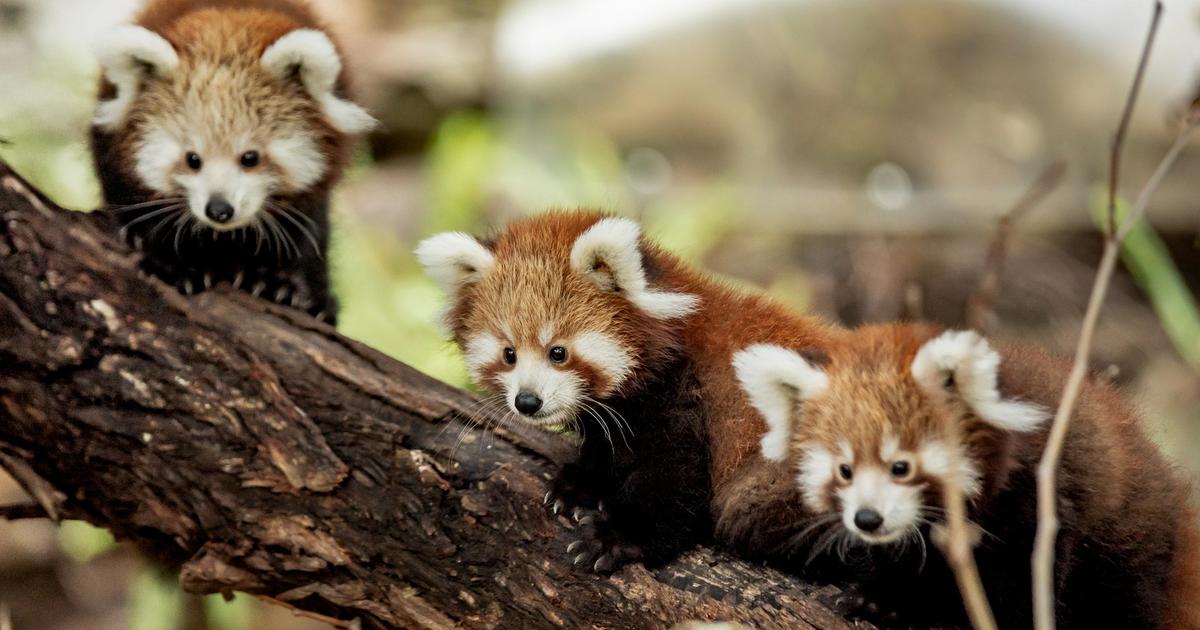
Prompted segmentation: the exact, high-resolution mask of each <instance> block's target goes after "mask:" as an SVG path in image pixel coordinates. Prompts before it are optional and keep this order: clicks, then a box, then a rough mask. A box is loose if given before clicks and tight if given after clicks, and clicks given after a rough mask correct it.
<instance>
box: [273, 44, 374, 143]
mask: <svg viewBox="0 0 1200 630" xmlns="http://www.w3.org/2000/svg"><path fill="white" fill-rule="evenodd" d="M260 63H261V64H262V67H263V68H264V69H265V70H266V71H267V72H268V73H270V74H271V75H272V76H274V77H276V78H279V79H285V78H287V77H289V76H291V74H292V72H293V71H294V70H297V69H298V70H299V75H300V82H301V83H302V84H303V85H304V89H305V91H307V92H308V93H309V95H310V96H312V97H313V99H315V100H316V101H317V105H319V106H320V108H321V112H322V113H323V114H324V115H325V119H326V120H327V121H328V122H329V124H331V125H333V127H334V128H335V129H337V130H338V131H340V132H342V133H346V134H357V133H363V132H365V131H370V130H371V129H372V128H373V127H374V126H375V124H376V121H375V119H374V118H372V117H371V115H370V114H368V113H367V111H366V110H365V109H363V108H362V107H359V106H358V105H356V104H355V103H352V102H350V101H347V100H345V99H342V98H338V97H337V96H336V95H335V94H334V93H333V89H334V87H335V86H336V84H337V79H338V75H340V74H341V73H342V60H341V58H340V57H339V56H338V52H337V48H335V47H334V45H333V42H332V41H330V39H329V36H328V35H326V34H325V33H322V32H321V31H318V30H315V29H307V28H305V29H298V30H295V31H292V32H290V33H288V34H287V35H284V36H283V37H280V38H279V39H278V40H276V42H275V43H274V44H271V46H269V47H268V48H267V49H266V50H265V51H264V52H263V55H262V58H261V59H260Z"/></svg>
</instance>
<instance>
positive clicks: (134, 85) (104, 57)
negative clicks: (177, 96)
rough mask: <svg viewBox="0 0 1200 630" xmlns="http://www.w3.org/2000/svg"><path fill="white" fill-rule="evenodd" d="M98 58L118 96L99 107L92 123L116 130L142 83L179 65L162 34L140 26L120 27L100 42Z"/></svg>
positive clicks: (97, 52)
mask: <svg viewBox="0 0 1200 630" xmlns="http://www.w3.org/2000/svg"><path fill="white" fill-rule="evenodd" d="M96 58H97V59H98V60H99V61H100V69H101V71H102V72H103V73H104V78H105V79H106V80H107V81H108V82H109V83H112V84H113V85H114V86H116V88H117V96H116V97H115V98H113V99H112V100H108V101H104V102H102V103H100V105H99V106H98V107H97V108H96V114H95V116H94V117H93V119H92V124H94V125H96V126H97V127H100V128H101V129H104V130H105V131H114V130H116V129H117V128H118V127H120V126H121V124H122V123H124V122H125V117H126V116H127V115H128V114H129V108H130V106H132V105H133V99H135V98H137V95H138V92H140V91H141V89H142V82H143V81H145V80H146V79H148V78H151V77H168V76H170V75H171V73H173V72H174V71H175V68H176V67H178V66H179V55H177V54H176V53H175V49H174V48H173V47H172V46H171V43H170V42H168V41H167V40H166V39H164V38H163V36H162V35H159V34H158V33H155V32H154V31H151V30H149V29H146V28H142V27H141V26H131V25H126V26H120V27H117V28H115V29H113V30H112V31H111V32H109V33H108V34H107V35H106V36H105V37H104V38H103V39H101V40H100V41H99V42H97V45H96Z"/></svg>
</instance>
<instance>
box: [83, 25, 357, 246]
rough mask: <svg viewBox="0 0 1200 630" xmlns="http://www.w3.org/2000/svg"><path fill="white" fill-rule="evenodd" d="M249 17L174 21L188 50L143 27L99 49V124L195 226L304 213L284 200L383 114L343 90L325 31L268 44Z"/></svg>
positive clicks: (235, 225) (140, 174) (314, 179)
mask: <svg viewBox="0 0 1200 630" xmlns="http://www.w3.org/2000/svg"><path fill="white" fill-rule="evenodd" d="M239 15H241V14H239V13H236V12H224V11H222V10H219V9H206V10H200V11H195V12H192V13H189V14H187V15H186V16H185V17H183V18H181V19H180V20H179V22H177V23H175V24H174V25H173V29H174V31H175V33H176V35H175V37H177V38H178V37H180V36H179V33H187V34H188V35H187V36H186V37H185V38H184V41H186V43H185V44H184V46H185V48H184V49H183V50H176V48H175V46H174V45H172V43H171V42H169V41H167V39H166V38H164V37H163V36H162V35H160V34H159V33H156V32H154V31H151V30H148V29H146V28H142V27H140V26H122V27H119V28H117V29H115V30H114V31H113V32H112V33H111V34H109V36H108V37H107V38H106V39H105V41H104V42H103V43H102V44H101V46H100V47H99V48H98V53H99V56H100V62H101V65H102V66H103V69H104V77H105V80H106V82H107V83H108V84H110V85H111V86H113V87H115V96H114V97H113V98H111V99H109V100H106V101H102V102H101V103H100V104H99V105H98V107H97V109H96V115H95V118H94V120H93V123H94V124H95V125H96V127H98V128H99V129H101V130H102V131H104V132H106V133H111V134H115V135H116V136H117V139H118V143H119V144H120V146H122V147H123V149H124V151H123V156H124V157H126V158H127V159H128V161H129V164H128V165H126V169H127V170H128V171H129V172H130V174H131V175H133V176H136V177H137V178H138V179H139V180H140V182H141V183H142V184H143V186H144V187H145V188H146V189H148V190H150V191H152V192H153V193H155V194H156V195H157V196H158V197H159V198H160V199H163V200H166V199H170V200H175V201H177V202H178V203H179V204H181V206H183V207H186V209H187V210H188V213H187V214H185V215H183V216H184V217H186V218H188V219H190V222H191V223H192V225H194V226H201V227H206V228H209V229H213V230H218V231H226V230H236V229H239V228H244V227H247V226H255V227H258V228H260V229H262V227H263V225H262V223H263V222H265V223H266V226H267V227H268V228H271V227H274V228H276V229H277V228H278V227H279V226H277V225H276V226H272V222H278V221H284V222H288V221H295V220H296V219H295V217H294V215H295V214H297V213H296V212H295V210H296V209H295V208H292V207H290V206H289V205H288V202H287V201H286V200H287V199H288V198H289V197H292V196H296V195H299V194H301V193H304V192H307V191H309V190H311V189H312V188H313V187H314V186H317V185H318V184H320V183H321V182H323V181H324V180H325V178H326V177H327V176H329V174H330V171H331V169H333V164H332V161H333V160H335V159H336V158H337V156H336V155H334V154H335V153H336V152H337V151H336V147H337V146H338V143H339V140H340V138H341V137H342V134H355V133H361V132H363V131H366V130H367V129H369V128H370V127H371V126H372V125H373V124H374V120H373V119H372V118H371V117H370V115H368V114H367V113H366V112H365V111H364V110H363V109H362V108H360V107H358V106H357V105H355V104H354V103H351V102H350V101H347V100H345V99H343V98H341V97H340V96H338V95H337V94H335V86H336V83H337V81H338V77H339V76H340V74H341V67H342V66H341V60H340V58H339V55H338V52H337V50H336V49H335V47H334V45H333V42H331V41H330V40H329V38H328V37H327V36H326V35H325V34H324V33H322V32H321V31H317V30H313V29H297V30H293V31H291V32H289V33H287V34H285V35H283V36H282V37H279V38H278V39H277V40H276V41H274V42H273V43H270V44H269V45H267V46H266V48H265V50H264V49H263V45H264V42H261V41H258V40H256V39H255V38H256V37H258V34H257V32H256V30H255V29H254V28H252V27H247V26H246V25H245V24H243V23H241V22H239V21H238V20H239ZM171 207H174V206H171ZM273 214H274V215H276V216H272V215H273Z"/></svg>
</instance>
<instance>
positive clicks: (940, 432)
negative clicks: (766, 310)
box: [725, 324, 1200, 629]
mask: <svg viewBox="0 0 1200 630" xmlns="http://www.w3.org/2000/svg"><path fill="white" fill-rule="evenodd" d="M826 351H827V357H828V360H827V362H825V363H824V364H814V363H813V362H812V361H810V360H808V359H806V358H804V357H803V356H801V355H800V354H798V353H796V352H794V351H793V350H790V349H786V348H781V347H777V346H771V345H755V346H751V347H748V348H746V349H744V350H742V351H740V352H738V353H737V354H736V356H735V358H734V364H735V368H736V370H737V374H738V378H739V380H740V382H741V383H742V385H743V387H744V389H745V392H746V394H747V396H748V398H749V399H750V400H751V402H752V403H753V404H754V406H755V407H756V408H757V409H758V410H759V411H760V413H762V415H763V417H764V418H765V419H766V422H767V425H768V427H769V430H768V431H767V433H766V434H765V435H764V436H763V437H762V440H761V443H760V448H761V452H762V455H763V457H764V458H765V459H767V460H771V461H775V462H781V463H783V466H782V467H781V468H782V470H783V471H784V473H783V474H782V475H776V476H770V475H768V476H766V477H764V481H763V483H764V484H765V485H767V486H770V488H771V489H770V490H763V491H760V492H759V495H760V496H759V498H758V499H757V500H758V501H759V503H758V505H757V507H758V509H757V510H753V511H751V510H745V509H744V510H742V511H741V512H740V513H739V519H741V520H740V521H739V522H727V523H725V526H726V527H727V528H728V529H730V530H731V531H736V532H738V534H739V535H741V536H743V537H748V538H752V539H753V542H754V544H757V545H761V546H762V550H763V551H766V552H768V553H770V552H775V553H779V554H783V555H784V556H787V557H790V558H793V559H796V560H803V561H807V560H809V559H811V558H813V557H817V556H825V557H827V558H828V557H829V556H835V557H836V558H837V560H836V562H831V563H830V564H841V565H842V566H843V568H845V569H846V571H845V575H852V576H854V577H857V578H859V579H862V580H863V581H864V582H865V589H866V590H867V595H868V597H869V598H874V599H875V600H876V603H878V604H880V605H882V606H883V607H884V608H891V609H892V610H894V611H897V612H899V613H900V617H901V619H904V620H905V621H907V622H909V623H917V624H963V625H966V617H965V613H964V612H963V610H962V606H961V601H962V600H961V598H960V596H959V594H958V591H957V588H956V586H955V582H954V578H953V574H952V573H950V571H949V569H948V568H947V565H946V564H945V562H944V561H942V560H941V558H940V557H935V556H936V554H930V555H929V557H928V558H926V557H925V550H926V547H927V544H926V543H927V541H928V540H929V538H930V536H931V535H932V536H934V537H936V536H938V535H939V534H940V533H941V532H939V531H938V530H939V529H940V528H941V527H942V516H943V514H944V512H943V507H942V491H943V484H944V483H945V482H946V480H947V479H948V478H949V477H950V476H951V475H953V476H955V477H956V478H957V480H958V481H959V484H960V487H961V488H963V489H964V492H965V494H966V496H967V498H968V510H969V518H970V520H971V521H972V522H973V523H974V527H973V529H974V530H975V531H976V532H977V533H979V534H980V535H981V537H980V540H979V541H978V543H977V547H976V550H975V554H976V560H977V563H978V566H979V571H980V574H981V576H982V579H983V582H984V586H985V590H986V592H987V595H988V596H989V599H990V601H991V604H992V609H993V611H994V613H995V614H996V616H997V622H998V623H999V626H1000V627H1002V628H1021V627H1030V626H1031V624H1032V621H1033V613H1032V604H1031V598H1032V590H1031V589H1032V587H1031V579H1030V569H1031V564H1030V558H1031V555H1032V549H1033V539H1034V534H1035V530H1036V525H1037V516H1036V501H1037V496H1036V477H1035V476H1036V469H1037V465H1038V462H1039V460H1040V458H1041V455H1042V451H1043V447H1044V445H1045V442H1046V437H1047V433H1048V426H1047V425H1048V424H1049V423H1048V422H1047V419H1048V418H1049V416H1050V410H1051V409H1053V408H1055V406H1056V405H1057V404H1058V401H1059V398H1060V396H1061V392H1062V388H1063V385H1064V383H1065V381H1066V375H1067V373H1068V371H1069V365H1068V364H1067V363H1066V362H1065V361H1062V360H1060V359H1057V358H1054V357H1052V356H1050V355H1048V354H1046V353H1045V352H1043V351H1041V350H1038V349H1036V348H1030V347H1023V346H1007V345H1006V346H1002V347H1000V348H999V349H998V350H997V349H993V348H992V347H991V346H990V344H989V343H988V342H987V341H986V340H984V339H983V338H982V337H980V336H979V335H977V334H976V333H973V332H961V331H949V332H939V331H938V330H937V329H935V328H933V327H931V326H926V325H915V324H900V325H880V326H871V327H865V328H861V329H858V330H855V331H851V332H848V333H847V334H846V335H845V336H844V338H843V342H842V343H841V344H839V345H837V346H835V347H832V348H826ZM948 420H953V421H954V422H957V423H958V426H959V427H960V434H961V436H962V438H961V442H960V446H958V447H954V446H952V445H951V444H950V443H948V442H947V440H946V438H945V436H944V427H945V424H944V423H945V422H946V421H948ZM951 449H954V450H951ZM781 478H782V479H789V480H790V484H791V486H792V490H793V492H791V493H790V494H789V492H788V491H787V489H784V488H783V487H782V486H781V485H780V483H779V480H780V479H781ZM753 494H754V493H749V495H753ZM763 496H774V497H775V498H776V499H778V500H780V501H782V502H783V503H780V504H779V505H778V506H775V507H774V508H772V507H771V506H769V505H764V503H763V500H762V497H763ZM788 502H791V504H787V503H788ZM796 502H799V505H796ZM1058 511H1059V517H1060V520H1061V530H1060V532H1059V535H1058V540H1057V550H1056V555H1055V557H1056V567H1055V576H1056V579H1057V584H1056V588H1057V591H1056V597H1057V606H1056V610H1057V616H1058V627H1060V628H1068V627H1071V628H1100V627H1109V628H1158V627H1172V628H1193V629H1194V628H1197V627H1200V625H1197V619H1196V618H1195V616H1194V615H1195V611H1196V610H1197V608H1198V606H1200V589H1198V588H1197V581H1198V580H1200V577H1197V576H1196V575H1194V572H1195V571H1196V567H1197V557H1198V556H1197V554H1198V552H1200V547H1198V546H1197V542H1198V541H1197V532H1196V527H1197V523H1196V522H1195V520H1194V515H1193V513H1192V511H1191V510H1190V509H1189V508H1188V507H1187V488H1186V484H1185V483H1183V482H1182V481H1181V480H1180V478H1179V477H1178V476H1177V473H1176V471H1175V470H1174V469H1173V468H1172V467H1171V466H1170V465H1168V463H1167V462H1166V461H1165V460H1164V458H1163V457H1162V455H1161V454H1160V453H1159V451H1158V450H1157V448H1156V447H1155V446H1154V445H1153V444H1152V443H1151V442H1150V440H1149V439H1148V438H1147V437H1146V435H1145V434H1144V433H1143V431H1142V428H1141V426H1140V421H1139V418H1138V416H1137V414H1136V413H1135V412H1134V410H1133V409H1132V408H1131V407H1130V405H1129V404H1128V403H1126V402H1125V400H1124V399H1123V398H1122V396H1121V395H1120V393H1119V392H1118V391H1117V390H1116V389H1115V388H1114V387H1112V386H1110V385H1108V384H1106V383H1103V382H1101V381H1099V380H1091V381H1089V382H1088V383H1087V384H1086V385H1085V386H1084V389H1083V392H1082V395H1081V397H1080V401H1079V407H1078V410H1077V412H1076V415H1075V417H1074V419H1073V421H1072V424H1071V426H1070V430H1069V431H1068V433H1067V438H1066V444H1065V448H1064V450H1063V459H1062V464H1061V468H1060V472H1059V505H1058ZM781 515H782V519H781V518H780V517H781ZM843 577H844V576H843ZM1189 615H1191V616H1192V618H1191V619H1189V618H1188V616H1189Z"/></svg>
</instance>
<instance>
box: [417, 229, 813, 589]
mask: <svg viewBox="0 0 1200 630" xmlns="http://www.w3.org/2000/svg"><path fill="white" fill-rule="evenodd" d="M416 253H417V257H418V259H419V260H420V262H421V263H422V264H423V265H424V266H425V268H426V270H427V272H428V273H429V275H430V276H431V277H432V278H433V279H434V280H436V281H437V282H438V283H440V284H441V285H442V287H443V288H444V289H445V291H446V292H447V294H448V296H449V308H448V311H447V315H446V324H447V326H448V328H449V330H450V333H451V334H452V336H453V338H454V341H455V342H456V343H457V344H458V345H459V346H460V347H461V348H462V350H463V352H464V354H465V355H466V363H467V367H468V369H469V371H470V375H471V377H472V379H473V380H474V382H475V383H477V384H478V385H480V386H481V387H483V388H485V389H487V390H489V391H490V392H493V393H496V394H497V398H498V399H499V400H503V401H504V403H505V406H506V407H507V409H508V418H509V419H510V420H518V421H521V422H525V423H528V424H531V425H535V426H539V427H552V426H558V425H564V424H565V425H572V426H574V427H576V428H577V429H578V430H579V432H580V433H582V434H583V441H582V446H581V447H580V455H579V458H578V460H577V461H575V462H571V463H568V464H567V465H566V466H564V468H563V470H562V471H561V473H560V475H559V477H558V479H557V481H556V482H555V485H554V487H553V489H552V491H551V493H550V494H548V495H547V502H548V503H549V504H551V505H552V509H554V510H555V511H557V510H559V509H562V508H564V507H566V506H576V507H579V508H584V509H582V510H577V511H576V516H577V517H579V518H580V520H581V522H582V523H583V524H584V525H585V527H584V528H582V529H583V531H584V534H585V539H584V540H581V541H577V542H576V543H573V544H572V545H571V546H570V547H569V548H568V553H570V554H571V555H572V556H573V558H574V563H575V564H576V565H577V566H581V567H585V568H590V569H594V570H596V571H608V570H611V569H614V568H616V567H617V566H619V565H621V564H623V563H625V562H626V561H629V560H632V559H634V558H637V557H641V558H642V559H643V560H644V561H645V562H646V563H648V564H651V565H653V564H655V563H658V562H662V561H665V560H668V559H670V558H671V557H672V556H673V555H675V554H676V553H677V552H679V551H681V550H683V549H684V548H686V547H687V546H689V545H692V544H695V543H698V542H701V541H704V540H707V539H708V538H710V537H711V532H712V521H713V519H714V518H717V517H719V515H720V513H721V511H722V509H723V507H722V506H723V504H724V502H725V500H726V499H725V496H724V495H725V492H726V490H725V488H726V487H731V486H732V485H736V484H735V481H734V480H735V479H736V478H738V477H739V476H740V475H741V474H743V470H744V469H745V468H746V466H745V465H746V464H747V462H750V461H757V460H758V459H759V458H758V456H757V454H756V453H755V449H756V444H757V439H758V436H759V435H761V434H762V432H763V430H764V428H765V427H764V425H763V423H762V420H760V419H759V418H758V417H757V414H756V413H755V411H754V409H753V408H751V407H750V405H749V403H748V402H747V401H746V400H745V399H744V397H742V396H741V394H740V392H739V389H738V383H737V380H736V378H735V376H734V372H733V368H732V365H731V364H730V360H731V358H732V356H733V352H734V351H735V350H737V349H740V348H742V347H744V346H746V345H747V344H749V343H756V342H761V343H775V344H780V345H783V346H787V347H794V348H820V347H822V346H824V345H825V343H826V338H827V337H828V336H829V335H831V334H832V333H831V330H832V329H831V328H829V327H828V326H826V325H824V324H822V323H820V322H818V321H817V320H815V319H811V318H805V317H800V316H797V315H794V314H793V313H791V312H789V311H788V310H787V309H785V308H783V307H781V306H779V305H777V304H775V303H773V302H771V301H769V300H768V299H767V298H766V297H764V296H763V295H760V294H757V293H750V292H743V291H738V290H734V289H732V288H730V287H728V286H726V285H725V284H724V283H722V282H721V281H719V280H717V279H715V278H712V277H710V276H709V275H707V274H705V273H703V272H701V271H698V270H696V269H692V268H690V267H688V266H686V265H685V264H684V263H683V262H681V261H680V260H679V259H678V258H676V257H675V256H672V255H671V254H669V253H667V252H665V251H663V250H662V249H660V248H659V247H657V246H656V245H654V244H653V243H651V242H650V241H648V240H646V239H645V238H643V237H642V234H641V230H640V228H639V226H638V224H637V223H636V222H634V221H632V220H630V219H625V218H617V217H613V216H606V215H604V214H601V213H598V212H586V211H578V212H555V213H547V214H542V215H539V216H535V217H532V218H529V219H525V220H522V221H518V222H516V223H513V224H512V225H510V226H508V228H507V229H505V230H503V231H502V232H500V233H499V235H498V236H497V237H496V238H495V239H493V240H489V241H480V240H477V239H475V238H474V237H472V236H469V235H467V234H462V233H443V234H438V235H436V236H433V237H431V238H429V239H427V240H425V241H424V242H422V243H421V244H420V246H419V247H418V248H417V250H416ZM601 507H602V508H603V509H597V508H601Z"/></svg>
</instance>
